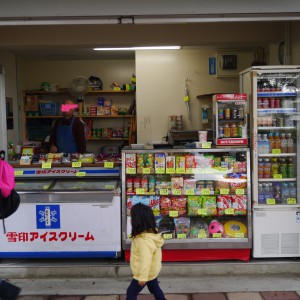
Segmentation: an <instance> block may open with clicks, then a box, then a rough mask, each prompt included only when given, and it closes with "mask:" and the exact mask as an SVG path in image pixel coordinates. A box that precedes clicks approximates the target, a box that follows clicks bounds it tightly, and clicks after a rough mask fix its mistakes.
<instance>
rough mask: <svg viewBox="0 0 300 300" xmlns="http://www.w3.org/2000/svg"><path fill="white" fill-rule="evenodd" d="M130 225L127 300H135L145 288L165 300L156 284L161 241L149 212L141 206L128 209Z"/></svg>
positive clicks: (159, 268) (148, 209) (147, 208)
mask: <svg viewBox="0 0 300 300" xmlns="http://www.w3.org/2000/svg"><path fill="white" fill-rule="evenodd" d="M131 225H132V232H131V237H132V243H131V251H130V267H131V271H132V273H133V279H132V281H131V283H130V285H129V287H128V288H127V296H126V300H136V299H137V296H138V294H139V293H140V291H141V290H142V289H143V288H144V287H145V285H147V287H148V290H149V292H150V293H151V294H153V295H154V297H155V299H156V300H166V299H165V296H164V293H163V291H162V290H161V288H160V287H159V284H158V281H157V276H158V273H159V272H160V270H161V259H162V254H161V247H162V246H163V244H164V240H163V238H162V237H161V234H159V233H158V231H157V229H156V224H155V219H154V215H153V212H152V209H151V208H150V207H149V206H146V205H144V204H141V203H138V204H136V205H134V206H133V207H132V208H131Z"/></svg>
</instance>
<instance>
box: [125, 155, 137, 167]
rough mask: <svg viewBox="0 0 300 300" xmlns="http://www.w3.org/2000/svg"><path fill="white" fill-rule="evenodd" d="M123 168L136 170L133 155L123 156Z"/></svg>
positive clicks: (134, 156)
mask: <svg viewBox="0 0 300 300" xmlns="http://www.w3.org/2000/svg"><path fill="white" fill-rule="evenodd" d="M125 167H126V168H136V155H135V153H126V154H125Z"/></svg>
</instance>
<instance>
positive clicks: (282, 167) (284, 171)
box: [279, 158, 287, 178]
mask: <svg viewBox="0 0 300 300" xmlns="http://www.w3.org/2000/svg"><path fill="white" fill-rule="evenodd" d="M279 174H281V175H282V178H287V164H286V161H285V159H284V158H282V159H281V160H280V165H279Z"/></svg>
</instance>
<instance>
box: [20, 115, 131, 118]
mask: <svg viewBox="0 0 300 300" xmlns="http://www.w3.org/2000/svg"><path fill="white" fill-rule="evenodd" d="M62 117H63V116H26V117H25V118H26V119H58V118H62ZM76 117H77V118H79V116H76ZM131 117H134V115H117V116H82V117H81V118H100V119H101V118H102V119H115V118H117V119H122V118H131Z"/></svg>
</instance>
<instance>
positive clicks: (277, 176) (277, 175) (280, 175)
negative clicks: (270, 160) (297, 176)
mask: <svg viewBox="0 0 300 300" xmlns="http://www.w3.org/2000/svg"><path fill="white" fill-rule="evenodd" d="M273 178H274V179H282V174H274V175H273Z"/></svg>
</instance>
